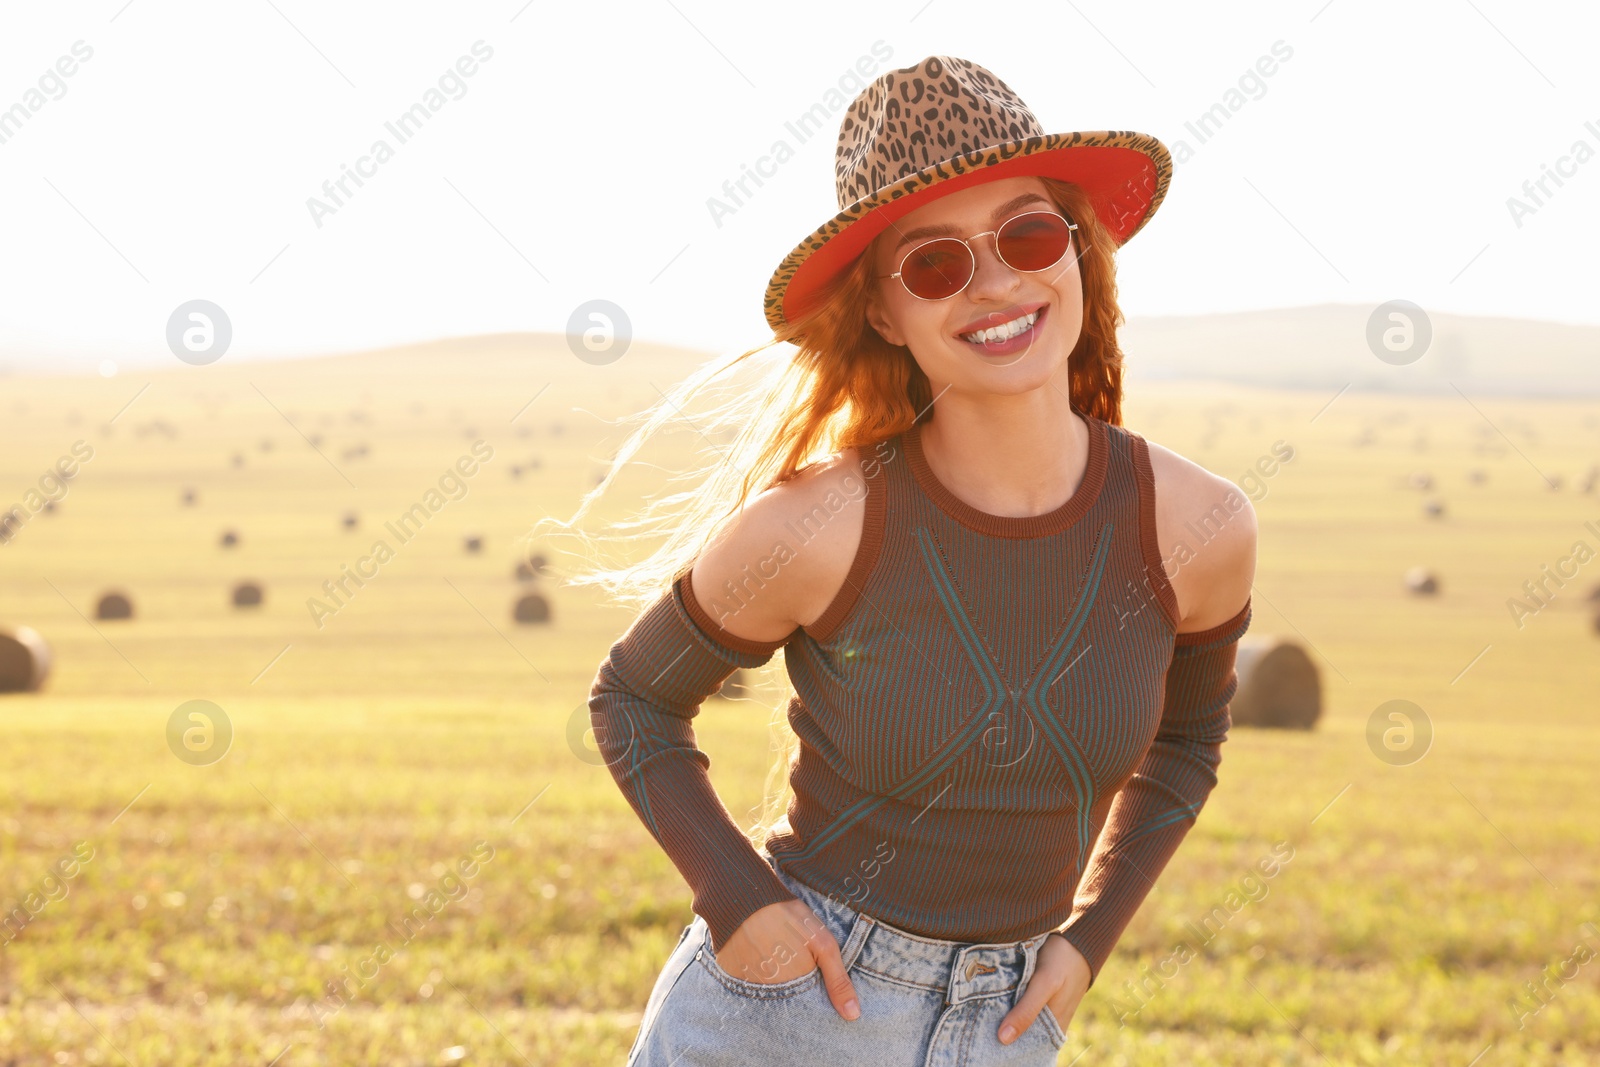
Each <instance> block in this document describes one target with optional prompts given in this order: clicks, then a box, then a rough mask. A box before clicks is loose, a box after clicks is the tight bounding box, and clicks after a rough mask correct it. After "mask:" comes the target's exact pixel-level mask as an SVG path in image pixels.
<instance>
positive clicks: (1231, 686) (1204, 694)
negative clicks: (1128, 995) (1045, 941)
mask: <svg viewBox="0 0 1600 1067" xmlns="http://www.w3.org/2000/svg"><path fill="white" fill-rule="evenodd" d="M1250 616H1251V611H1250V601H1249V600H1246V601H1245V605H1244V607H1242V608H1240V609H1239V613H1238V614H1237V615H1235V616H1234V617H1233V618H1231V619H1229V620H1228V621H1227V622H1224V623H1221V624H1219V625H1217V626H1214V627H1212V628H1211V629H1209V630H1201V631H1197V632H1195V633H1185V634H1179V635H1178V636H1177V638H1176V640H1175V642H1174V645H1173V654H1172V663H1171V666H1169V667H1168V669H1167V677H1166V696H1165V698H1164V701H1163V705H1162V713H1161V725H1160V727H1159V728H1158V729H1157V731H1156V736H1155V738H1154V740H1153V741H1152V742H1151V744H1150V748H1149V749H1148V750H1147V751H1146V753H1145V755H1144V758H1143V759H1142V760H1141V761H1140V763H1139V766H1138V767H1137V768H1136V769H1135V771H1134V773H1133V776H1132V777H1131V778H1129V780H1128V782H1127V784H1126V785H1125V786H1124V787H1123V788H1122V790H1121V792H1119V793H1118V794H1117V797H1116V799H1115V800H1114V801H1112V804H1111V809H1110V811H1109V813H1108V814H1107V816H1106V823H1105V826H1104V828H1103V829H1102V832H1101V834H1100V837H1099V839H1098V841H1097V842H1096V844H1095V848H1094V852H1093V854H1092V855H1091V856H1090V858H1089V862H1088V866H1087V868H1086V869H1085V871H1084V876H1083V881H1082V883H1081V884H1080V885H1079V887H1078V892H1077V895H1076V898H1075V899H1074V901H1073V909H1072V915H1071V917H1069V918H1068V920H1067V922H1066V923H1065V925H1063V926H1062V927H1061V928H1060V931H1059V932H1060V933H1061V934H1062V936H1064V937H1065V938H1066V939H1067V940H1068V941H1070V942H1072V944H1073V946H1074V947H1075V948H1077V950H1078V951H1079V952H1081V953H1083V957H1084V959H1086V960H1087V961H1088V963H1089V970H1090V975H1091V977H1090V981H1089V984H1090V986H1091V987H1092V986H1093V985H1094V982H1095V981H1096V980H1097V979H1098V978H1099V977H1100V969H1101V967H1102V966H1104V964H1105V961H1106V960H1107V959H1108V958H1109V957H1110V956H1111V950H1112V948H1113V947H1114V946H1115V945H1116V943H1117V939H1118V938H1119V937H1121V936H1122V932H1123V930H1124V929H1126V928H1127V925H1128V923H1129V921H1130V920H1131V919H1132V918H1133V915H1134V912H1136V911H1137V910H1138V909H1139V906H1140V905H1141V904H1142V903H1144V899H1145V896H1146V895H1147V894H1148V893H1149V891H1150V887H1151V886H1152V885H1154V884H1155V879H1156V878H1157V876H1159V875H1160V873H1161V871H1162V870H1163V869H1164V868H1165V867H1166V865H1167V862H1168V861H1169V860H1170V859H1171V858H1172V855H1173V853H1175V852H1176V851H1177V849H1178V845H1179V844H1180V843H1181V842H1182V841H1183V839H1184V837H1185V836H1186V835H1187V834H1188V832H1189V827H1190V826H1192V825H1193V824H1194V822H1195V819H1196V818H1197V817H1198V815H1199V813H1200V809H1201V807H1202V806H1204V804H1205V802H1206V798H1207V797H1208V796H1209V795H1210V793H1211V790H1212V789H1213V788H1215V787H1216V784H1217V774H1216V771H1217V767H1218V766H1219V765H1220V764H1221V762H1222V743H1223V742H1224V741H1225V740H1227V735H1228V727H1229V726H1230V725H1231V719H1230V717H1229V714H1228V706H1229V704H1230V703H1231V702H1232V700H1233V696H1234V693H1235V692H1236V691H1237V689H1238V685H1239V676H1238V673H1237V672H1236V671H1235V670H1234V660H1235V655H1236V653H1237V652H1238V648H1239V639H1240V638H1241V637H1243V636H1244V633H1245V631H1246V630H1248V629H1249V628H1250Z"/></svg>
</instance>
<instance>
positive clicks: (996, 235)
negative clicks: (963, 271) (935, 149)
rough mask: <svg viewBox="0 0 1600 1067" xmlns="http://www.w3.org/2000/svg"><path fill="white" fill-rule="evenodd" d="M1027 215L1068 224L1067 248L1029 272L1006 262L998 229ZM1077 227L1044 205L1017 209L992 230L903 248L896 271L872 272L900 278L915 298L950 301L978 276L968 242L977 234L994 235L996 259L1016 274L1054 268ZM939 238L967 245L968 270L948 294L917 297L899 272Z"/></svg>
mask: <svg viewBox="0 0 1600 1067" xmlns="http://www.w3.org/2000/svg"><path fill="white" fill-rule="evenodd" d="M1028 215H1054V216H1055V217H1056V218H1058V219H1060V220H1061V221H1062V222H1064V223H1066V224H1067V247H1066V248H1065V249H1063V250H1062V253H1061V256H1060V257H1059V258H1058V259H1057V260H1056V261H1055V263H1051V264H1049V265H1048V266H1044V267H1039V268H1038V269H1037V270H1031V271H1028V270H1022V268H1020V267H1012V266H1011V264H1010V263H1007V262H1006V257H1005V256H1004V255H1002V254H1001V253H1000V231H1001V230H1003V229H1005V228H1006V227H1007V226H1009V225H1011V224H1012V223H1013V222H1016V221H1017V220H1018V219H1020V218H1024V217H1026V216H1028ZM1077 229H1078V224H1077V223H1076V222H1073V221H1072V219H1070V218H1068V217H1067V216H1066V215H1063V214H1062V213H1061V212H1059V211H1050V210H1048V209H1046V208H1036V209H1035V210H1033V211H1022V212H1019V213H1017V214H1015V215H1013V216H1011V217H1010V218H1009V219H1007V220H1006V221H1004V222H1002V223H1001V224H1000V225H998V226H996V227H995V228H994V229H992V230H984V231H983V232H981V233H975V234H973V235H972V236H970V237H934V238H930V239H929V240H926V241H923V242H922V243H920V244H918V245H916V246H915V247H914V248H910V249H907V250H906V254H905V255H903V256H901V257H900V263H899V267H900V269H899V270H897V271H895V272H894V273H893V274H878V275H875V277H877V278H879V279H882V278H899V279H900V287H901V288H902V289H904V290H905V291H906V292H908V293H911V295H912V296H914V297H916V298H917V299H918V300H926V301H929V302H934V301H939V300H949V299H950V297H952V296H960V295H961V294H962V293H963V292H965V291H966V288H967V286H969V285H971V284H972V279H974V278H976V277H977V276H978V253H977V252H975V251H973V248H972V244H971V242H973V241H976V240H977V239H978V238H980V237H988V236H990V235H993V236H994V254H995V258H996V259H998V260H999V261H1000V262H1001V263H1005V265H1006V266H1007V267H1010V268H1011V269H1012V270H1014V271H1017V272H1018V273H1019V274H1037V273H1039V271H1045V270H1049V269H1050V268H1051V267H1054V266H1055V265H1056V264H1057V263H1060V262H1061V260H1063V259H1065V258H1067V254H1068V253H1069V252H1071V251H1072V235H1073V233H1074V232H1076V231H1077ZM940 241H959V242H960V243H961V244H962V246H963V247H965V248H966V250H967V258H968V259H969V260H971V269H970V270H969V271H968V272H967V280H966V281H965V282H963V283H962V285H961V288H960V289H957V290H956V291H955V292H953V293H951V294H950V296H919V295H918V294H916V293H912V292H911V286H909V285H907V284H906V280H905V278H904V277H902V275H903V274H904V272H905V265H906V260H908V259H910V258H911V257H912V256H913V255H915V254H916V253H918V252H919V251H921V250H922V249H924V248H926V247H928V246H929V245H931V244H937V243H938V242H940Z"/></svg>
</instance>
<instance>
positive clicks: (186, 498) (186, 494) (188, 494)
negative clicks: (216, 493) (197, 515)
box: [183, 489, 200, 508]
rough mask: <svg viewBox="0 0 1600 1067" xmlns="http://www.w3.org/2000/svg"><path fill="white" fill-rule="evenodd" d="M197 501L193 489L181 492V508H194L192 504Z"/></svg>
mask: <svg viewBox="0 0 1600 1067" xmlns="http://www.w3.org/2000/svg"><path fill="white" fill-rule="evenodd" d="M198 499H200V498H199V495H198V494H196V493H195V491H194V490H193V489H185V490H184V491H183V506H184V507H186V508H192V507H194V503H195V501H196V500H198Z"/></svg>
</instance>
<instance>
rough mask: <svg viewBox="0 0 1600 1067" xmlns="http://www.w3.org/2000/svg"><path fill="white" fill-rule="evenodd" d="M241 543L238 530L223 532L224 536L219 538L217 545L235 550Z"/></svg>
mask: <svg viewBox="0 0 1600 1067" xmlns="http://www.w3.org/2000/svg"><path fill="white" fill-rule="evenodd" d="M238 543H239V534H238V531H236V530H223V531H222V536H221V537H219V538H217V544H219V545H221V546H222V547H223V548H233V547H234V546H236V545H237V544H238Z"/></svg>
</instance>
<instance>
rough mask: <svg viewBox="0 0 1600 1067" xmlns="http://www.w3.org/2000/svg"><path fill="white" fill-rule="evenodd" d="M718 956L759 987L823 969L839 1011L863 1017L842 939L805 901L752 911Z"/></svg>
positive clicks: (721, 962) (729, 969) (721, 964)
mask: <svg viewBox="0 0 1600 1067" xmlns="http://www.w3.org/2000/svg"><path fill="white" fill-rule="evenodd" d="M714 956H715V958H716V961H717V966H719V967H721V968H722V969H723V970H724V971H727V972H728V973H729V974H731V975H733V976H734V977H735V978H742V979H744V980H745V981H747V982H755V983H757V984H760V985H775V984H777V983H779V982H787V981H789V980H790V979H791V978H801V977H804V976H805V975H808V974H810V973H811V972H812V971H814V970H817V969H818V968H820V969H821V970H822V981H823V984H824V985H826V986H827V989H828V999H829V1000H830V1001H832V1002H833V1007H834V1010H835V1011H837V1012H838V1013H839V1014H840V1015H842V1016H843V1017H844V1018H846V1019H856V1018H859V1017H860V1015H861V1004H860V1002H859V1001H858V1000H857V999H856V988H855V986H854V985H852V984H851V982H850V977H849V975H847V974H845V971H844V960H843V958H842V957H840V955H839V943H838V942H837V941H835V940H834V938H833V934H832V932H830V931H829V930H828V927H827V925H826V924H825V923H823V921H822V920H821V919H819V918H817V913H816V912H814V911H812V910H811V908H810V907H808V906H807V905H806V903H805V902H804V901H801V900H785V901H781V902H779V903H777V904H768V905H767V906H766V907H764V908H760V909H758V910H757V911H755V912H752V913H751V915H750V917H749V918H747V919H745V921H744V922H743V923H741V924H740V925H739V929H737V930H735V931H734V932H733V933H732V934H731V935H729V937H728V942H727V944H725V945H723V946H722V950H721V951H720V952H716V953H714Z"/></svg>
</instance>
